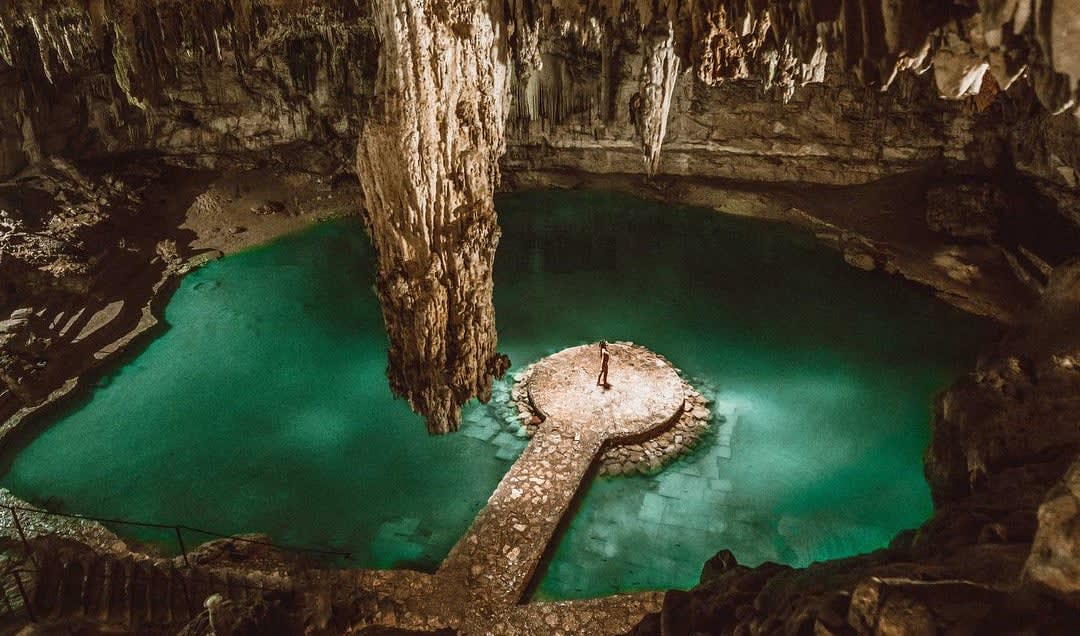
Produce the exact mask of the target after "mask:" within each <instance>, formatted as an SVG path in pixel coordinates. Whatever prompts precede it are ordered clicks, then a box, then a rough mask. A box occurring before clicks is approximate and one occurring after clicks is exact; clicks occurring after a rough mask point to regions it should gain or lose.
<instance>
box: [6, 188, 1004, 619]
mask: <svg viewBox="0 0 1080 636" xmlns="http://www.w3.org/2000/svg"><path fill="white" fill-rule="evenodd" d="M498 208H499V211H500V223H501V225H502V228H503V238H502V242H501V244H500V248H499V252H498V256H497V260H496V270H495V305H496V314H497V319H498V324H499V333H500V349H501V350H502V351H504V352H506V353H508V354H509V355H510V357H511V359H512V360H513V361H514V365H515V369H517V368H520V367H522V366H524V365H525V364H528V363H529V362H532V361H534V360H535V359H537V358H539V357H541V356H543V355H546V354H548V353H552V352H554V351H557V350H559V349H562V348H564V347H567V346H572V345H576V344H580V343H583V342H589V341H593V340H597V339H600V338H607V339H609V340H620V339H622V340H633V341H635V342H640V343H642V344H645V345H647V346H649V347H651V348H653V349H654V350H656V351H659V352H661V353H663V354H664V355H665V356H667V357H668V358H669V359H671V360H672V361H674V362H675V363H676V364H677V365H679V366H680V367H681V368H682V369H683V371H684V372H685V373H686V375H687V377H688V378H690V379H692V380H693V381H694V382H695V384H696V385H697V386H698V387H699V388H701V389H702V390H703V391H704V392H705V393H706V394H707V395H708V397H710V398H712V399H715V400H717V401H718V405H719V407H720V408H722V409H724V410H729V411H731V412H732V413H733V414H734V415H733V416H732V417H731V418H730V420H731V423H732V426H730V427H726V428H724V429H723V430H724V434H723V435H724V436H723V437H721V435H720V434H719V433H714V434H713V435H711V436H710V437H709V438H708V439H706V441H705V442H704V443H703V444H701V445H700V446H699V448H698V449H696V451H695V452H694V453H693V454H691V455H689V456H688V457H687V458H685V459H683V460H680V461H679V462H677V463H676V464H674V465H672V466H670V467H669V468H667V469H665V470H664V471H663V472H661V473H660V474H658V475H656V476H652V477H623V478H599V479H596V480H594V481H593V482H592V483H591V484H590V485H589V486H588V487H587V491H586V492H585V494H584V496H583V497H582V499H581V501H580V505H579V507H578V509H577V511H576V514H575V515H574V517H573V518H572V521H571V522H570V524H569V527H568V528H567V530H566V532H565V533H564V534H563V535H562V536H561V537H559V539H558V541H557V542H556V546H554V548H553V550H552V552H551V554H550V558H549V559H548V562H547V563H546V564H545V568H546V569H545V571H544V574H543V576H542V578H541V580H540V583H539V585H538V588H537V591H536V596H537V597H546V598H573V597H587V596H597V595H602V594H607V593H610V592H614V591H626V590H633V589H652V588H666V587H687V586H690V585H692V584H693V583H694V582H696V579H697V576H698V573H699V572H700V568H701V565H702V563H703V562H704V561H705V560H706V559H707V558H708V557H710V556H711V555H712V554H714V553H715V552H716V551H717V550H719V549H721V548H729V549H731V550H732V551H733V552H734V553H735V554H736V556H737V557H738V558H739V560H740V561H741V562H744V563H750V564H754V563H759V562H762V561H765V560H776V561H781V562H786V563H790V564H793V565H805V564H807V563H810V562H812V561H815V560H819V559H823V558H831V557H837V556H845V555H850V554H854V553H858V552H863V551H867V550H872V549H875V548H878V547H881V546H883V545H885V544H886V543H887V542H888V541H889V539H891V538H892V536H894V535H895V534H896V532H897V531H899V530H902V529H904V528H908V527H912V526H915V525H918V524H919V523H920V522H921V521H922V520H923V519H925V518H926V517H927V515H928V514H929V512H930V500H929V493H928V490H927V487H926V484H925V482H924V481H923V479H922V467H921V454H922V449H923V448H924V447H925V444H926V442H927V435H928V428H927V421H928V417H929V404H930V399H931V397H932V395H933V393H934V392H935V391H937V390H939V389H941V388H942V387H944V386H945V385H946V384H947V383H948V381H949V380H950V378H952V377H953V376H955V375H956V374H957V373H958V372H960V371H962V370H963V369H964V368H965V367H967V366H970V364H971V362H972V361H973V357H974V353H975V351H976V349H977V348H978V346H979V345H980V344H983V343H985V342H986V341H987V340H988V339H989V338H990V337H991V335H992V329H991V328H990V327H989V325H987V324H985V323H984V322H982V321H979V320H976V319H974V318H972V317H970V316H967V315H965V314H962V313H960V312H958V311H955V310H953V309H951V308H949V307H947V306H945V305H943V304H941V303H939V302H937V301H936V300H934V299H933V297H932V296H931V295H930V294H929V293H928V292H927V291H925V290H923V289H919V288H915V287H913V286H911V285H909V284H906V283H905V282H903V281H901V280H899V279H897V278H894V277H891V276H888V275H885V274H881V273H872V274H868V273H865V272H860V271H857V270H854V269H852V268H850V267H848V266H846V265H845V264H844V263H843V261H842V260H841V259H840V258H839V257H838V255H837V254H836V253H835V252H832V251H830V250H828V249H827V248H825V247H823V246H821V245H820V244H818V243H817V242H816V241H815V239H813V237H810V236H807V235H805V234H803V233H801V232H799V231H797V230H794V229H792V228H788V227H784V226H777V225H772V224H768V223H763V222H760V221H753V220H747V219H740V218H735V217H729V216H725V215H721V214H717V213H716V212H713V211H709V210H702V209H695V208H681V207H673V206H669V205H663V204H658V203H653V202H646V201H641V200H638V199H634V198H631V197H628V196H624V195H618V194H609V193H598V192H529V193H522V194H516V195H513V196H507V197H503V198H501V199H500V200H499V201H498ZM372 266H373V264H372V261H371V249H370V247H369V244H368V241H367V238H366V236H365V235H364V233H363V230H362V228H361V226H360V224H359V223H357V222H355V221H351V220H346V221H340V222H334V223H330V224H325V225H320V226H317V227H315V228H312V229H310V230H308V231H305V232H302V233H300V234H297V235H293V236H289V237H285V238H284V239H281V240H279V241H276V242H274V243H272V244H271V245H268V246H265V247H262V248H258V249H255V250H251V251H248V252H244V253H241V254H237V255H234V256H230V257H228V258H225V259H223V260H221V261H218V262H215V263H212V264H210V265H208V266H207V267H205V268H203V269H201V270H199V271H197V272H194V273H192V274H190V275H188V276H187V277H186V278H185V279H184V280H183V282H182V284H181V286H180V289H179V290H178V291H177V293H176V295H175V296H174V297H173V299H172V300H171V302H170V303H169V305H168V307H167V309H166V313H165V319H166V321H167V322H168V324H169V325H170V328H169V329H168V330H167V331H166V332H165V333H164V334H162V335H161V336H160V337H158V338H157V339H155V340H154V341H153V342H152V343H150V344H149V345H148V346H147V347H146V348H145V349H144V350H143V351H141V352H140V353H139V354H138V355H137V356H135V357H134V358H133V359H132V360H131V361H130V362H128V363H127V364H125V365H124V366H123V367H122V368H120V369H118V370H116V371H115V373H113V374H111V375H110V376H108V377H107V378H105V379H104V380H103V381H102V382H101V383H100V386H98V387H96V388H95V389H94V390H93V391H91V392H89V395H87V396H86V397H85V399H83V400H82V401H81V402H79V403H77V404H74V405H72V406H71V407H70V408H69V409H67V410H66V412H65V413H63V414H61V415H60V416H57V417H56V418H54V421H52V422H47V423H46V425H47V428H45V429H44V430H43V432H42V433H41V434H40V435H39V436H37V437H36V438H35V439H34V440H33V441H32V442H30V443H29V444H28V445H27V446H26V447H25V448H24V449H22V450H20V451H19V452H18V454H17V455H12V453H11V452H9V453H8V456H7V457H5V458H4V459H5V463H6V465H8V466H9V469H8V471H7V473H6V475H5V476H4V477H3V479H2V480H0V483H2V485H4V486H5V487H8V488H10V489H12V490H13V491H14V492H15V493H16V494H18V495H20V496H23V497H25V498H28V499H30V500H31V501H34V502H35V503H38V504H42V505H47V506H49V507H51V508H54V509H60V510H65V511H73V512H79V513H84V514H92V515H101V516H109V517H134V518H139V519H148V520H154V521H161V522H166V523H184V524H188V525H193V526H198V527H204V528H209V529H213V530H217V531H222V532H230V533H231V532H252V531H259V532H266V533H268V534H270V535H271V536H273V537H274V538H275V539H276V540H278V541H282V542H288V543H294V544H300V545H305V546H312V547H319V548H325V549H335V550H344V551H348V552H351V553H353V555H354V556H353V559H352V560H351V561H350V563H351V564H353V565H356V566H363V567H379V568H387V567H418V568H422V569H431V568H432V567H434V566H435V565H436V564H437V563H438V561H439V560H441V559H442V558H443V557H444V556H445V555H446V553H447V552H448V551H449V549H450V547H451V546H452V545H453V543H454V542H455V541H456V540H457V539H458V538H459V537H460V536H461V535H462V534H463V533H464V531H465V530H466V528H467V527H468V525H469V523H470V521H471V520H472V518H473V516H475V514H476V512H477V511H478V510H479V509H480V507H482V506H483V504H484V502H485V501H486V500H487V497H488V496H489V495H490V493H491V491H492V490H493V489H494V487H495V485H496V484H497V483H498V480H499V479H500V478H501V476H502V475H503V474H504V473H505V471H506V470H507V468H508V467H509V466H510V462H511V461H512V460H513V459H514V458H515V457H516V456H517V454H518V453H520V451H521V448H522V447H523V446H524V444H525V440H523V439H522V437H521V433H520V431H519V430H517V428H516V426H513V425H510V424H506V423H505V422H504V419H503V418H504V416H505V415H506V413H505V409H503V408H500V407H498V406H485V405H478V404H472V405H469V406H468V407H466V412H465V425H464V427H463V430H462V434H459V435H451V436H445V437H428V436H427V435H426V433H425V432H424V428H423V425H422V422H421V420H420V419H419V418H418V417H417V416H415V415H413V414H412V413H410V412H409V410H408V408H407V406H406V405H405V404H404V403H403V402H401V401H396V400H393V399H392V397H391V396H390V393H389V389H388V387H387V383H386V378H385V375H384V369H385V364H386V362H385V356H386V337H385V333H384V332H383V330H382V323H381V318H380V315H379V310H378V304H377V301H376V298H375V296H374V294H373V292H372V290H371V284H372V282H373V267H372ZM506 389H507V382H503V383H501V384H500V385H499V387H498V390H497V394H499V395H505V393H506ZM717 430H718V431H719V430H721V429H719V428H718V429H717ZM116 529H117V530H118V531H119V532H121V534H123V535H125V536H128V537H131V538H135V539H139V540H142V541H146V542H155V543H161V544H162V547H163V549H169V547H170V546H169V544H168V541H169V540H170V537H169V536H167V535H165V534H163V533H156V532H152V531H144V530H139V529H134V528H129V527H123V526H121V527H117V528H116ZM204 538H205V537H199V536H191V537H189V538H188V540H189V541H190V542H196V541H200V540H203V539H204Z"/></svg>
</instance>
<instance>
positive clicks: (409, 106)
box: [357, 0, 509, 433]
mask: <svg viewBox="0 0 1080 636" xmlns="http://www.w3.org/2000/svg"><path fill="white" fill-rule="evenodd" d="M492 4H497V3H492ZM399 5H400V6H399ZM374 10H375V15H376V28H377V29H378V32H379V35H380V38H381V40H382V50H381V52H380V57H379V83H378V86H377V88H376V91H377V96H378V97H377V103H376V106H375V112H374V113H373V114H372V116H371V118H370V119H369V120H368V121H367V122H366V123H365V125H364V128H363V132H362V134H361V136H360V144H359V148H358V151H357V173H358V174H359V176H360V182H361V185H362V186H363V189H364V196H365V204H366V208H367V210H366V214H365V219H366V223H367V227H368V231H369V232H370V234H371V239H372V242H373V243H374V245H375V250H376V253H377V255H378V260H379V267H378V281H377V285H378V291H379V296H380V299H381V302H382V313H383V320H384V321H385V323H386V330H387V335H388V337H389V339H390V353H389V358H390V361H389V367H388V369H387V375H388V376H389V378H390V386H391V388H392V389H393V391H394V392H395V393H397V394H398V395H401V396H403V397H405V398H406V399H408V401H409V404H410V405H412V407H413V409H414V410H415V411H417V412H418V413H421V414H422V415H424V417H426V418H427V424H428V430H429V431H431V432H432V433H445V432H449V431H455V430H457V428H458V427H459V426H460V424H461V413H460V408H461V405H462V404H464V403H465V402H467V401H468V400H469V399H471V398H472V397H474V396H476V397H479V398H480V399H481V400H484V401H486V400H487V399H489V398H490V396H491V381H492V377H493V376H499V375H501V374H502V373H503V372H504V371H505V370H506V368H507V366H508V361H507V360H506V358H505V357H503V356H500V355H499V354H497V353H496V351H495V343H496V333H495V309H494V307H493V305H492V279H491V271H492V265H493V263H494V260H495V247H496V246H497V245H498V241H499V227H498V223H497V219H496V217H495V208H494V204H493V200H492V197H493V195H494V188H495V184H496V183H497V181H498V178H499V166H498V159H499V157H500V156H501V155H502V153H503V148H504V146H503V143H504V142H503V128H504V122H505V119H506V112H507V111H506V109H507V103H508V101H509V90H508V84H507V76H506V64H507V57H506V56H507V43H506V39H505V28H504V26H503V25H502V24H501V22H500V21H501V19H502V16H501V15H500V14H499V13H498V12H497V11H496V10H494V9H493V8H492V7H491V6H489V3H487V2H483V1H481V0H472V1H469V2H461V3H434V4H432V5H431V6H429V5H428V3H426V2H419V1H410V2H406V3H404V4H403V5H402V4H401V3H399V2H395V1H392V0H379V1H377V2H375V4H374Z"/></svg>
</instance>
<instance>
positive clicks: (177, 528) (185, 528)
mask: <svg viewBox="0 0 1080 636" xmlns="http://www.w3.org/2000/svg"><path fill="white" fill-rule="evenodd" d="M3 508H6V509H8V510H9V511H11V515H12V520H13V521H14V524H15V528H16V529H19V525H20V524H19V519H18V516H17V514H16V511H19V512H28V513H33V514H38V515H42V516H49V517H62V518H66V519H80V520H82V521H96V522H98V523H103V524H108V525H127V526H136V527H141V528H155V529H158V530H173V531H174V532H175V533H176V539H177V543H179V547H180V552H181V553H182V555H183V557H184V562H185V563H186V562H187V546H186V545H185V544H184V540H183V536H182V534H181V533H182V532H193V533H195V534H202V535H205V536H208V537H214V538H216V539H231V540H233V541H239V542H242V543H248V544H253V545H261V546H266V547H269V548H275V549H278V550H285V551H288V552H297V553H304V554H320V555H323V556H337V557H344V558H346V559H352V553H351V552H342V551H339V550H326V549H322V548H307V547H298V546H291V545H285V544H280V543H274V542H271V541H261V540H259V539H251V538H248V537H241V536H237V535H235V534H226V533H221V532H215V531H213V530H206V529H203V528H196V527H194V526H189V525H185V524H172V523H160V522H156V521H136V520H134V519H114V518H109V517H93V516H90V515H81V514H76V513H70V512H52V511H50V510H43V509H41V508H30V507H27V506H17V505H6V506H3ZM19 532H20V534H22V530H21V529H20V530H19ZM23 538H24V540H25V537H23Z"/></svg>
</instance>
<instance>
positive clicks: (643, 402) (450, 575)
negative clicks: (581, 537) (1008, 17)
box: [354, 343, 697, 635]
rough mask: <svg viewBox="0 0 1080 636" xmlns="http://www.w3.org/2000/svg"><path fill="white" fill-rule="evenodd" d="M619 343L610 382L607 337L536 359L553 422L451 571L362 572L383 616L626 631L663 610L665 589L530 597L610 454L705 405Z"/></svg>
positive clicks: (505, 630)
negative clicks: (604, 377)
mask: <svg viewBox="0 0 1080 636" xmlns="http://www.w3.org/2000/svg"><path fill="white" fill-rule="evenodd" d="M609 351H610V354H611V361H610V370H609V382H610V385H609V386H608V387H606V388H605V387H598V386H596V374H597V372H598V371H599V352H598V349H597V346H596V345H583V346H580V347H574V348H571V349H566V350H564V351H561V352H559V353H556V354H554V355H552V356H550V357H548V358H545V359H544V360H541V361H540V362H538V363H537V364H536V365H535V366H534V368H533V371H532V374H531V376H530V377H529V380H528V395H529V400H530V402H531V404H532V405H533V407H534V408H535V410H536V412H538V413H540V414H541V415H542V417H543V422H542V423H540V424H539V425H538V426H537V428H536V432H535V433H534V435H533V438H532V440H531V441H530V442H529V444H528V446H527V447H526V448H525V450H524V451H523V452H522V454H521V456H520V457H519V458H518V460H517V461H516V462H515V463H514V465H513V466H512V467H511V468H510V471H509V472H507V474H506V475H505V476H504V477H503V479H502V481H501V482H499V485H498V486H497V487H496V489H495V492H494V493H493V494H492V495H491V498H490V499H489V500H488V503H487V506H485V507H484V509H483V510H481V511H480V514H479V515H478V516H477V517H476V520H475V521H474V522H473V524H472V526H471V527H470V528H469V530H468V532H467V533H466V534H465V536H464V537H462V539H461V540H460V541H459V542H458V543H457V544H456V545H455V546H454V547H453V549H452V550H451V551H450V554H449V555H448V556H447V558H446V559H445V560H444V561H443V563H442V566H441V567H440V568H439V570H438V571H437V572H436V573H435V574H434V575H430V576H429V575H424V574H419V573H415V572H368V573H363V574H359V573H358V574H357V576H358V578H357V579H356V580H355V583H354V584H355V585H357V586H358V587H360V588H363V589H366V590H370V591H373V592H374V593H376V594H377V595H378V597H379V599H380V601H379V605H378V606H379V608H380V609H379V613H378V614H377V615H376V616H374V617H372V618H373V620H372V624H383V625H397V626H401V627H406V628H414V629H433V628H438V627H452V628H454V629H456V630H458V631H460V632H462V633H466V634H507V635H511V634H541V633H550V634H590V635H593V634H596V635H599V634H620V633H625V632H626V631H627V630H629V629H630V628H631V627H633V626H634V625H635V624H636V623H637V622H638V621H640V620H641V618H642V617H643V616H645V615H646V614H648V613H650V612H656V611H659V609H660V605H661V602H662V599H663V594H662V593H659V592H647V593H638V594H621V595H616V596H610V597H605V598H601V599H589V600H581V601H560V602H550V603H528V604H524V605H522V604H519V603H520V602H521V600H522V598H523V597H524V595H525V594H526V592H527V590H528V586H529V584H530V582H531V581H532V579H533V576H534V574H535V572H536V568H537V566H538V565H539V563H540V561H541V559H542V557H543V555H544V552H545V551H546V550H547V548H548V546H549V545H550V544H551V541H552V539H553V538H554V536H555V534H556V532H557V530H558V527H559V524H560V523H561V522H562V521H563V517H564V515H565V514H566V511H567V510H568V509H569V508H570V506H571V504H572V503H573V501H574V498H575V496H576V495H577V493H578V491H579V490H580V489H581V487H582V485H583V484H584V483H585V482H586V481H587V479H588V477H589V474H590V470H591V469H592V468H593V466H594V464H595V462H596V459H597V457H598V456H599V455H600V454H601V452H602V451H604V450H606V449H610V448H612V447H613V446H619V445H622V444H632V443H639V442H642V441H644V440H646V439H649V438H650V437H653V436H655V435H659V434H661V433H663V432H665V431H667V430H668V429H669V428H670V427H672V426H673V425H674V424H675V423H676V422H678V421H679V419H680V418H681V417H682V416H683V415H684V413H686V412H689V411H691V410H692V409H694V408H697V406H696V404H695V403H693V402H691V401H689V400H688V399H687V398H688V395H687V386H686V384H685V383H684V382H683V380H682V379H681V378H680V377H679V375H678V373H677V372H676V370H675V368H674V367H672V366H671V364H670V363H668V362H667V361H666V360H664V359H663V358H662V357H660V356H658V355H656V354H654V353H652V352H651V351H649V350H648V349H645V348H644V347H640V346H637V345H631V344H629V343H625V344H613V345H610V347H609Z"/></svg>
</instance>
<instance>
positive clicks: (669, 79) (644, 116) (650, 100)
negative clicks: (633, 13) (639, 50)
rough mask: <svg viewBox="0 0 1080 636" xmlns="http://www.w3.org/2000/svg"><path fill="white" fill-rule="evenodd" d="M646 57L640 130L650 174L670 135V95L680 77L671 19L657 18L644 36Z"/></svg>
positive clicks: (656, 165) (658, 164)
mask: <svg viewBox="0 0 1080 636" xmlns="http://www.w3.org/2000/svg"><path fill="white" fill-rule="evenodd" d="M643 43H644V55H645V59H644V62H643V65H642V68H641V92H640V95H641V110H640V113H639V115H638V116H639V126H638V133H639V134H640V135H641V151H642V153H643V154H644V156H645V169H646V170H647V171H648V173H649V176H650V177H652V176H654V175H656V171H657V169H658V168H659V167H660V147H661V146H662V145H663V143H664V137H666V136H667V124H668V112H669V111H670V110H671V95H672V93H674V92H675V81H676V80H677V79H678V77H679V56H678V55H676V54H675V31H674V28H673V26H672V24H671V21H670V20H667V19H658V20H656V21H655V22H654V24H653V26H652V27H651V28H650V29H649V31H648V32H646V33H645V34H644V35H643Z"/></svg>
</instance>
